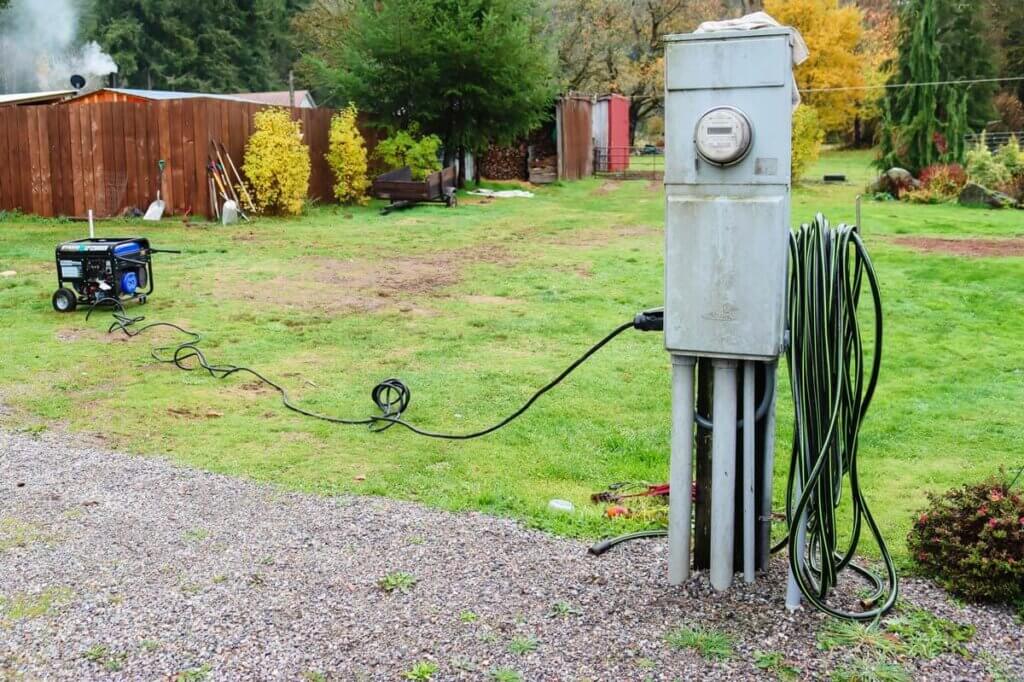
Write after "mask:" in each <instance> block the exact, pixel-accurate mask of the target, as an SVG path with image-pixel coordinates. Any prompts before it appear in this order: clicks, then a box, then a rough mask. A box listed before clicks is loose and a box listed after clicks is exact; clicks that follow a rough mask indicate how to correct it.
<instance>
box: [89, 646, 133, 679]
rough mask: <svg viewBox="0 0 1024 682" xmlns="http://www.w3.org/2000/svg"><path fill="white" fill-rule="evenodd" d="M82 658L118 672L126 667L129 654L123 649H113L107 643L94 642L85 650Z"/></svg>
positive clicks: (111, 671) (112, 671)
mask: <svg viewBox="0 0 1024 682" xmlns="http://www.w3.org/2000/svg"><path fill="white" fill-rule="evenodd" d="M82 658H84V659H85V660H87V661H89V662H90V663H95V664H96V665H100V666H103V669H104V670H106V671H107V672H110V673H116V672H118V671H120V670H121V669H123V668H124V662H125V660H126V659H127V658H128V654H127V653H125V652H123V651H111V649H110V647H108V646H107V645H106V644H94V645H93V646H91V647H89V648H88V649H86V650H85V653H83V654H82Z"/></svg>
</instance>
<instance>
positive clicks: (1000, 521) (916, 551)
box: [907, 473, 1024, 603]
mask: <svg viewBox="0 0 1024 682" xmlns="http://www.w3.org/2000/svg"><path fill="white" fill-rule="evenodd" d="M1019 476H1020V474H1019V473H1018V477H1019ZM1014 483H1016V479H1014V481H1011V482H1010V483H1006V482H1005V480H998V479H992V480H990V481H987V482H984V483H979V484H975V485H965V486H963V487H962V488H956V489H954V490H950V491H948V492H946V493H943V494H941V495H936V494H932V495H929V502H930V504H929V506H928V508H927V509H925V510H924V511H923V512H922V513H921V515H920V516H919V517H918V518H917V521H916V522H915V523H914V526H913V529H912V530H911V531H910V535H909V537H908V538H907V542H908V546H909V548H910V551H911V554H912V556H913V557H914V559H915V560H916V561H917V563H918V565H919V566H920V567H921V570H922V572H923V573H925V574H926V575H928V576H930V577H932V578H934V579H935V580H937V581H938V582H939V584H941V585H942V586H943V587H945V588H946V589H948V590H949V591H950V592H952V593H953V594H956V595H959V596H962V597H966V598H967V599H972V600H976V601H994V602H1006V603H1019V602H1020V601H1021V600H1022V599H1024V499H1022V497H1021V495H1020V493H1019V492H1018V491H1015V490H1014V489H1013V485H1014Z"/></svg>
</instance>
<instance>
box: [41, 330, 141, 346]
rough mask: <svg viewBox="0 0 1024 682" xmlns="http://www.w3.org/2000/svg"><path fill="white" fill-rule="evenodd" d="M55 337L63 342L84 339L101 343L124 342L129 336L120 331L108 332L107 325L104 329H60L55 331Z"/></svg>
mask: <svg viewBox="0 0 1024 682" xmlns="http://www.w3.org/2000/svg"><path fill="white" fill-rule="evenodd" d="M54 338H56V339H57V340H58V341H60V342H61V343H75V342H76V341H83V340H84V341H93V342H96V341H98V342H100V343H124V342H125V341H127V340H128V337H127V336H125V335H124V334H122V333H121V332H120V331H118V332H116V333H113V334H108V333H107V330H106V328H105V327H104V328H103V329H58V330H57V331H56V333H54Z"/></svg>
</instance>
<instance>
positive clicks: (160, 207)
mask: <svg viewBox="0 0 1024 682" xmlns="http://www.w3.org/2000/svg"><path fill="white" fill-rule="evenodd" d="M164 166H166V164H165V163H164V160H163V159H160V160H159V161H157V162H156V168H157V173H156V201H154V202H153V203H151V204H150V205H149V208H147V209H146V215H144V216H142V219H143V220H160V219H161V218H163V217H164V209H165V208H167V205H166V204H165V203H164V200H163V199H161V198H160V189H161V188H162V187H163V186H164Z"/></svg>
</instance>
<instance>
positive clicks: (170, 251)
mask: <svg viewBox="0 0 1024 682" xmlns="http://www.w3.org/2000/svg"><path fill="white" fill-rule="evenodd" d="M149 252H150V253H181V251H180V250H178V249H150V250H149Z"/></svg>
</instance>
